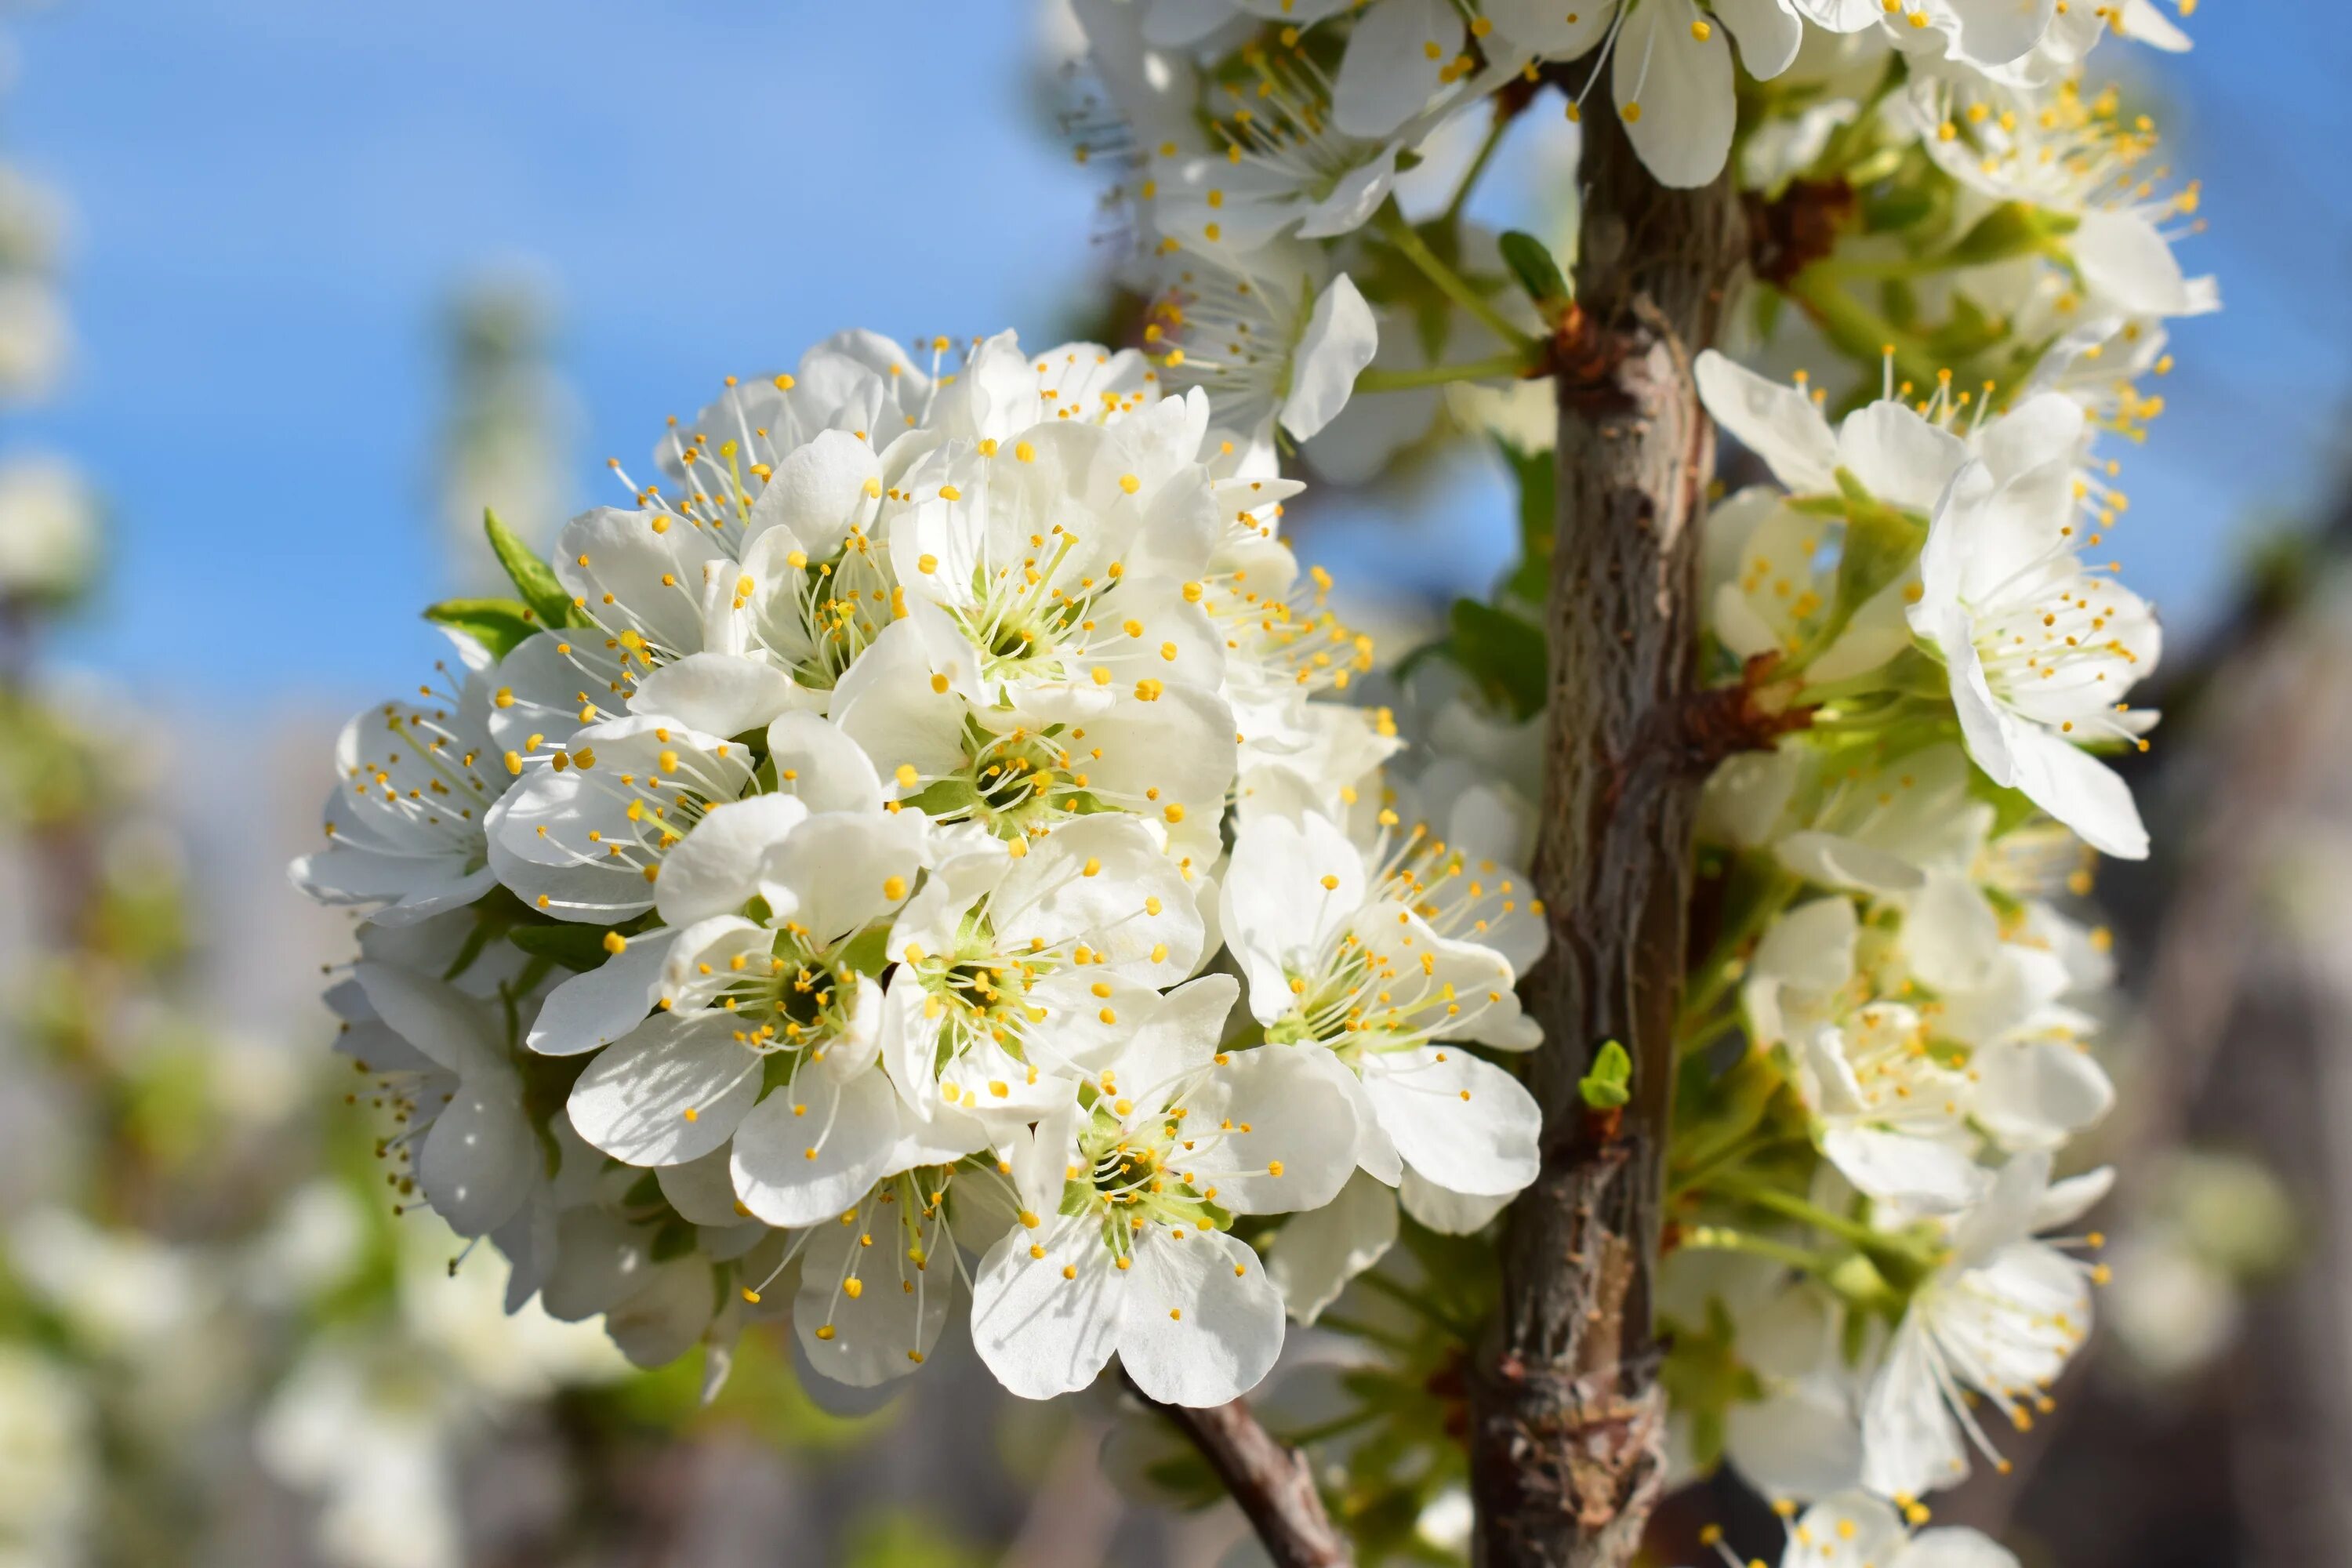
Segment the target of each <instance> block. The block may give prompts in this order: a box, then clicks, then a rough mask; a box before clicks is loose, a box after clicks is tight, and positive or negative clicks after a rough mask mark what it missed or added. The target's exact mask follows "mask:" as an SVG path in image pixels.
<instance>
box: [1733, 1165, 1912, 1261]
mask: <svg viewBox="0 0 2352 1568" xmlns="http://www.w3.org/2000/svg"><path fill="white" fill-rule="evenodd" d="M1709 1190H1710V1191H1712V1192H1714V1193H1716V1194H1718V1195H1720V1196H1723V1197H1727V1198H1729V1199H1731V1200H1732V1201H1733V1202H1735V1203H1742V1204H1746V1205H1748V1206H1749V1207H1750V1208H1759V1209H1763V1210H1766V1211H1767V1212H1769V1213H1771V1214H1777V1215H1780V1216H1781V1217H1782V1218H1784V1219H1793V1220H1797V1221H1800V1222H1801V1223H1803V1224H1805V1225H1810V1226H1812V1227H1813V1228H1815V1229H1816V1230H1824V1231H1827V1232H1828V1233H1829V1234H1830V1235H1832V1236H1834V1237H1840V1238H1841V1239H1843V1240H1846V1241H1851V1242H1853V1244H1854V1245H1855V1246H1857V1247H1875V1246H1879V1245H1882V1244H1884V1243H1885V1240H1886V1237H1884V1236H1882V1235H1880V1234H1879V1233H1878V1232H1877V1231H1875V1230H1873V1229H1872V1228H1871V1227H1870V1226H1866V1225H1864V1223H1863V1222H1862V1221H1860V1220H1858V1219H1850V1218H1848V1217H1847V1216H1846V1215H1842V1214H1832V1213H1831V1212H1830V1211H1829V1210H1828V1209H1825V1208H1823V1207H1822V1206H1821V1205H1819V1204H1813V1203H1808V1202H1806V1201H1805V1200H1804V1199H1803V1198H1801V1197H1799V1196H1798V1195H1797V1194H1794V1193H1788V1192H1782V1191H1781V1190H1780V1188H1778V1187H1768V1186H1760V1185H1758V1184H1754V1183H1752V1182H1749V1181H1747V1180H1745V1179H1744V1178H1739V1177H1724V1176H1718V1177H1717V1178H1716V1180H1715V1182H1714V1184H1713V1185H1712V1186H1711V1188H1710V1189H1709Z"/></svg>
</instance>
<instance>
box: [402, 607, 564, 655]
mask: <svg viewBox="0 0 2352 1568" xmlns="http://www.w3.org/2000/svg"><path fill="white" fill-rule="evenodd" d="M425 619H426V620H428V621H431V622H433V623H434V624H435V625H436V626H447V627H450V628H451V629H452V630H455V631H461V632H463V633H465V634H466V635H467V637H472V638H473V639H474V640H475V641H476V642H478V643H480V644H481V645H482V646H483V647H486V648H488V649H489V650H490V656H491V657H492V658H506V656H507V655H509V654H510V653H512V652H513V651H514V650H515V648H516V647H518V646H520V644H521V642H522V640H523V639H524V638H525V637H530V635H531V633H533V632H535V631H537V630H539V629H540V626H539V621H538V617H537V616H534V615H533V614H532V613H531V609H530V605H526V604H524V603H523V602H522V601H521V600H520V599H444V600H442V601H441V602H440V603H439V604H437V605H427V606H425Z"/></svg>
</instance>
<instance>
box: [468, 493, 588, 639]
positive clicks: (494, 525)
mask: <svg viewBox="0 0 2352 1568" xmlns="http://www.w3.org/2000/svg"><path fill="white" fill-rule="evenodd" d="M482 531H484V532H485V533H488V535H489V536H490V549H491V551H492V552H493V553H495V554H496V555H497V556H498V558H499V565H501V566H503V567H505V568H506V573H507V576H508V578H509V580H510V581H511V582H512V583H513V584H514V585H515V592H516V593H518V594H520V595H522V601H523V603H524V604H526V605H530V610H531V613H532V614H533V615H535V616H538V617H539V618H540V620H541V621H542V622H544V623H545V624H546V625H548V626H563V625H565V624H566V623H567V622H568V621H569V619H570V617H571V615H572V595H569V594H567V593H565V592H564V591H563V584H561V583H559V582H557V581H556V580H555V572H554V570H553V568H551V567H550V566H549V565H548V563H546V562H544V561H542V560H541V559H540V558H539V556H538V555H537V554H536V553H534V552H532V550H531V548H530V545H528V544H525V543H524V542H522V536H521V535H520V534H519V533H517V532H516V531H514V530H513V529H511V528H509V527H508V526H507V525H506V524H505V523H503V522H500V521H499V514H498V513H497V512H495V511H492V510H490V509H489V508H488V507H484V508H483V509H482Z"/></svg>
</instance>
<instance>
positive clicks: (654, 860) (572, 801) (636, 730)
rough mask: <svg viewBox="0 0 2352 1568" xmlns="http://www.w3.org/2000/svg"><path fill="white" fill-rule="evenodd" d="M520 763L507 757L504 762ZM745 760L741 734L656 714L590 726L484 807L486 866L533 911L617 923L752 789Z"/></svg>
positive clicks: (517, 767)
mask: <svg viewBox="0 0 2352 1568" xmlns="http://www.w3.org/2000/svg"><path fill="white" fill-rule="evenodd" d="M524 763H525V759H523V758H522V757H520V756H519V755H516V754H514V753H512V752H509V754H508V757H507V766H508V767H509V769H510V770H513V771H515V772H518V773H520V772H521V771H522V769H523V767H524ZM751 764H752V756H751V750H750V748H748V747H746V746H744V745H743V744H742V743H740V742H735V741H730V740H726V739H724V738H722V737H720V736H718V735H711V734H706V733H704V732H702V731H698V730H695V729H691V728H689V727H688V726H687V725H685V724H682V723H679V722H677V721H673V720H669V719H667V718H663V717H660V716H657V715H632V716H631V717H628V718H625V719H610V720H606V721H603V722H601V723H596V724H591V725H589V726H588V727H587V728H585V729H583V730H582V731H579V732H578V733H576V734H575V735H573V736H572V740H571V742H570V743H569V745H568V746H567V748H566V749H565V750H563V751H561V752H555V753H553V754H552V755H550V756H547V757H544V758H541V759H537V760H534V761H533V762H532V763H531V765H530V775H529V776H528V777H526V778H524V779H523V780H522V781H521V782H520V784H516V785H515V786H514V787H513V788H512V789H510V790H509V791H508V792H507V794H506V795H504V796H502V797H501V798H500V799H499V804H498V805H497V806H496V807H495V808H493V809H492V811H491V812H490V814H489V818H488V822H487V824H486V826H487V828H488V836H489V854H490V864H491V866H492V868H494V869H495V870H496V872H497V873H498V879H499V881H501V882H504V883H505V884H506V886H507V887H508V888H509V889H510V890H511V891H512V892H513V893H514V894H515V895H516V896H517V897H518V898H520V899H521V900H523V901H524V902H526V903H528V904H530V906H531V907H532V908H533V909H536V910H540V911H541V912H542V913H545V914H549V915H552V916H554V917H555V918H556V919H558V920H565V921H590V922H594V923H599V924H605V925H611V924H616V923H618V922H620V921H625V920H627V919H629V918H630V917H632V916H634V915H636V914H640V913H642V912H643V911H645V910H648V909H651V908H652V907H653V905H654V901H655V898H656V889H655V884H656V880H657V879H659V877H660V874H661V867H662V861H663V860H664V859H665V858H667V856H668V854H669V852H670V850H671V849H672V848H673V847H676V846H677V845H678V844H679V843H681V842H682V841H683V840H684V839H685V838H686V837H687V836H688V834H690V833H691V832H693V831H694V828H695V826H696V825H697V824H698V823H699V822H701V821H702V819H703V817H704V816H706V815H707V814H708V813H709V812H710V811H711V810H712V808H714V807H717V806H721V805H730V804H731V803H733V802H735V801H737V800H739V799H740V798H741V797H742V796H743V795H745V794H746V793H747V792H748V791H749V790H750V789H751V782H752V779H751Z"/></svg>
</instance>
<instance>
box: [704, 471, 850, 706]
mask: <svg viewBox="0 0 2352 1568" xmlns="http://www.w3.org/2000/svg"><path fill="white" fill-rule="evenodd" d="M881 482H882V465H881V462H880V460H879V459H878V458H876V457H875V455H874V448H873V447H869V446H867V445H866V443H865V442H864V441H861V440H859V439H858V438H857V437H856V436H855V435H853V434H851V433H850V432H849V431H846V430H821V431H819V432H818V433H817V435H816V437H815V438H814V440H811V441H810V442H808V443H807V444H806V445H805V446H802V447H794V448H793V451H792V452H791V453H790V454H789V455H788V456H787V457H786V458H784V460H783V461H782V463H779V464H778V465H777V466H776V471H775V472H774V473H773V474H772V475H771V476H770V477H769V479H768V482H767V484H766V485H765V486H764V487H763V488H762V489H761V491H760V496H759V500H756V501H754V502H753V503H752V507H751V518H750V520H749V521H747V523H746V525H745V528H744V534H745V537H746V538H747V539H750V538H754V537H756V536H758V535H759V534H761V533H763V532H765V531H767V530H768V529H770V528H772V527H774V526H776V525H777V524H779V523H781V524H782V525H783V526H784V527H786V528H789V529H791V530H792V531H793V534H794V535H795V536H797V537H798V538H799V539H800V540H801V541H802V542H803V544H804V545H805V546H806V547H807V549H808V552H809V554H810V555H811V557H812V558H814V559H816V560H823V559H824V558H825V557H827V556H829V555H831V554H832V553H833V552H835V551H836V550H838V549H840V548H841V543H842V541H843V540H844V539H845V538H847V537H848V534H849V531H850V530H851V529H852V528H857V527H863V526H865V525H866V523H868V522H869V521H871V520H872V518H873V515H874V512H875V510H876V509H877V507H878V505H879V499H878V498H879V496H880V491H881ZM869 484H870V485H871V486H872V487H873V488H872V489H870V490H869V489H868V486H869ZM736 732H737V731H733V730H728V731H721V733H724V734H730V735H732V734H735V733H736Z"/></svg>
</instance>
